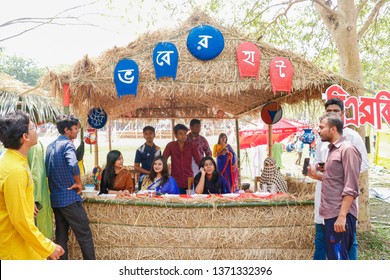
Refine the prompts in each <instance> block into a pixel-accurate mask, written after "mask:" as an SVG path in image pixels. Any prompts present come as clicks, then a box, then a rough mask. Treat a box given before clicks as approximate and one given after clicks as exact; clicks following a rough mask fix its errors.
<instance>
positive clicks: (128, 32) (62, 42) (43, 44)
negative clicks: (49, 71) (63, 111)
mask: <svg viewBox="0 0 390 280" xmlns="http://www.w3.org/2000/svg"><path fill="white" fill-rule="evenodd" d="M91 2H93V0H66V1H62V0H34V1H32V0H12V1H7V5H5V6H2V7H1V9H0V26H1V25H2V24H4V23H5V22H7V21H9V20H14V19H17V18H20V17H34V18H37V17H52V16H54V15H56V14H58V13H60V12H62V11H64V10H66V9H68V8H70V7H75V6H79V5H83V4H87V3H91ZM107 2H110V1H108V0H100V1H98V2H97V3H95V4H93V5H90V6H86V7H82V8H79V9H76V10H72V11H71V12H69V13H68V15H73V16H75V15H82V16H81V17H80V19H81V20H83V21H85V22H88V23H89V25H86V24H84V25H80V23H81V22H79V24H78V25H71V24H56V25H54V24H51V25H44V26H41V27H39V28H37V29H34V30H32V31H30V32H28V33H24V34H23V35H21V36H19V37H15V38H12V39H9V40H6V41H2V42H0V47H1V48H3V49H4V52H5V54H7V55H17V56H22V57H24V58H30V59H32V60H34V61H35V62H36V63H37V65H38V66H39V67H49V68H50V67H51V66H55V65H58V64H73V63H75V62H77V61H78V60H79V59H81V58H82V57H83V56H84V55H85V54H88V56H90V57H96V56H98V55H99V54H100V53H102V52H104V51H105V50H108V49H110V48H112V47H114V46H126V45H127V44H128V43H130V42H132V41H134V40H135V39H137V37H138V36H139V35H141V34H142V33H143V32H146V31H149V30H152V29H157V28H159V27H174V25H176V26H177V25H178V23H177V22H176V23H173V22H172V21H170V20H169V19H170V17H169V15H161V16H160V19H159V20H158V23H157V24H155V25H153V27H150V26H149V27H148V26H147V23H146V21H141V23H139V21H138V20H137V16H138V12H137V11H141V15H142V13H144V14H145V16H144V17H145V18H147V17H150V15H148V13H154V12H155V11H153V9H152V7H153V3H154V1H151V0H143V4H142V5H139V7H138V2H137V1H132V2H133V3H134V2H135V3H137V4H134V5H133V6H132V7H130V8H129V5H128V2H129V0H112V1H111V2H112V6H111V8H109V6H108V4H107ZM170 2H174V1H170ZM126 9H128V10H131V12H127V15H130V17H134V18H133V20H132V23H128V22H127V21H126V19H125V18H126ZM101 14H107V16H102V15H101ZM188 16H189V14H188V15H186V18H187V17H188ZM141 18H142V16H141ZM68 22H69V21H68ZM72 22H73V23H75V21H72ZM90 24H94V25H96V26H90ZM32 26H33V25H31V24H29V25H26V24H13V25H9V26H5V27H0V40H1V39H4V38H6V37H7V36H10V35H14V34H17V33H18V32H20V31H22V30H25V29H27V28H30V27H32Z"/></svg>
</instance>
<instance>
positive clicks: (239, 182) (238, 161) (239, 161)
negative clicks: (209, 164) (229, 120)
mask: <svg viewBox="0 0 390 280" xmlns="http://www.w3.org/2000/svg"><path fill="white" fill-rule="evenodd" d="M235 123H236V142H237V168H238V185H239V186H241V151H240V133H239V132H240V129H239V124H238V119H236V120H235ZM240 189H241V187H240Z"/></svg>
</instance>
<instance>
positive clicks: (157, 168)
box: [141, 156, 180, 194]
mask: <svg viewBox="0 0 390 280" xmlns="http://www.w3.org/2000/svg"><path fill="white" fill-rule="evenodd" d="M141 189H142V190H155V191H156V193H161V194H179V193H180V192H179V187H178V186H177V183H176V181H175V179H174V178H173V177H172V176H170V175H169V169H168V164H167V160H166V158H165V157H164V156H157V157H155V159H154V160H153V163H152V169H151V170H150V174H149V175H146V176H145V178H144V179H143V181H142V186H141Z"/></svg>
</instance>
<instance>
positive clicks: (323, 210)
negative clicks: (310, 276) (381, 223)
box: [310, 113, 362, 260]
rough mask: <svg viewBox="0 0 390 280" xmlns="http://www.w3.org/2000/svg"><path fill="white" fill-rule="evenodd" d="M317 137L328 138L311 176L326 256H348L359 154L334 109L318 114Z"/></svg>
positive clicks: (353, 232)
mask: <svg viewBox="0 0 390 280" xmlns="http://www.w3.org/2000/svg"><path fill="white" fill-rule="evenodd" d="M319 135H320V138H321V141H327V142H329V143H330V144H329V146H328V147H329V154H328V158H327V160H326V162H325V166H324V167H323V171H324V172H323V175H321V174H316V175H314V176H313V174H312V173H315V171H313V170H311V172H310V174H311V176H313V177H315V178H316V179H318V180H321V181H322V189H321V205H320V209H319V214H320V215H321V216H322V217H323V218H324V221H325V244H326V256H327V258H328V259H329V260H348V259H349V255H348V252H349V250H350V249H351V247H352V245H353V242H354V238H355V236H356V222H357V218H358V208H357V203H356V197H357V196H358V195H359V173H360V166H361V163H362V157H361V155H360V152H359V150H358V149H357V148H356V147H355V146H354V145H353V144H352V143H350V142H348V141H347V139H346V137H343V121H342V120H341V118H340V116H339V115H338V114H336V113H327V114H325V115H324V116H322V117H321V118H320V126H319Z"/></svg>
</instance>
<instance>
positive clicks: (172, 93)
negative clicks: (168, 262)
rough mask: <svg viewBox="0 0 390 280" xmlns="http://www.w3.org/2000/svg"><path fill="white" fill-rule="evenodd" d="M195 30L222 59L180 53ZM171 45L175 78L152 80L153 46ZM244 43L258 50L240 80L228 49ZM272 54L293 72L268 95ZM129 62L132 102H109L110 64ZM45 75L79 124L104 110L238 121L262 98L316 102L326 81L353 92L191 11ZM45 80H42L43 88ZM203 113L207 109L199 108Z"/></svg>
mask: <svg viewBox="0 0 390 280" xmlns="http://www.w3.org/2000/svg"><path fill="white" fill-rule="evenodd" d="M202 24H209V25H212V26H214V27H216V28H218V29H219V30H220V31H221V32H222V34H223V36H224V39H225V48H224V50H223V51H222V53H221V54H220V55H219V56H218V57H217V58H215V59H213V60H210V61H201V60H198V59H196V58H194V57H193V56H192V55H191V54H190V53H189V51H188V50H187V36H188V34H189V32H190V30H191V29H192V28H194V27H196V26H199V25H202ZM167 41H169V42H172V43H174V44H175V45H176V47H177V49H178V52H179V65H178V70H177V77H176V80H172V78H161V79H159V80H157V79H156V77H155V73H154V66H153V61H152V53H153V48H154V47H155V45H156V44H157V43H158V42H167ZM246 41H249V42H252V43H254V44H256V45H257V46H258V47H259V49H260V52H261V61H260V73H259V77H258V79H256V78H243V79H241V78H240V75H239V71H238V67H237V62H236V50H237V47H238V45H239V44H240V43H243V42H246ZM276 56H284V57H287V58H288V59H290V60H291V62H292V64H293V66H294V79H293V89H292V92H291V94H287V93H285V92H278V93H276V94H275V95H274V93H273V92H272V89H271V83H270V78H269V69H268V65H269V63H270V61H271V60H272V59H273V58H274V57H276ZM123 58H130V59H132V60H134V61H135V62H136V63H137V64H138V66H139V71H140V73H139V84H138V91H137V96H136V97H128V96H125V97H121V98H120V99H118V98H117V96H116V89H115V85H114V82H113V71H114V68H115V65H116V63H117V62H118V61H119V60H121V59H123ZM55 75H56V78H53V77H52V76H53V73H50V76H51V78H50V80H51V81H53V83H54V84H55V85H54V86H52V87H51V88H52V94H53V95H54V96H62V93H61V91H62V87H61V86H59V85H57V83H58V81H59V83H60V84H62V83H65V82H68V83H70V85H71V95H72V98H71V102H72V105H73V109H74V111H75V112H76V113H77V114H78V115H79V116H80V117H81V118H82V119H86V114H87V112H88V110H85V105H88V107H89V108H91V107H102V108H104V109H105V110H106V111H107V112H108V114H109V115H110V117H111V118H119V117H122V115H123V114H126V113H128V112H133V117H137V118H150V117H154V118H162V117H165V118H188V117H194V116H202V117H203V118H215V117H216V111H217V110H218V109H220V110H223V111H225V112H226V113H227V114H226V116H225V117H227V118H228V117H239V116H241V115H242V114H246V113H252V114H253V113H255V112H258V111H259V109H261V106H262V105H263V104H265V103H266V102H267V101H270V100H277V101H279V102H281V103H283V104H294V103H301V102H302V100H306V99H321V93H322V92H324V90H325V89H326V87H327V86H328V85H330V84H332V83H337V84H340V85H342V86H343V87H344V88H345V89H346V90H347V91H348V92H355V91H356V89H355V85H354V84H353V83H351V82H349V81H347V80H345V79H343V78H342V77H340V76H338V75H335V74H332V73H327V72H325V71H323V70H321V69H319V68H318V67H316V66H315V65H314V64H312V63H311V62H309V61H307V60H305V58H304V57H302V56H299V55H297V54H294V53H291V52H289V51H283V50H279V49H276V48H274V47H272V46H270V45H268V44H266V43H264V42H260V41H257V40H256V39H254V38H250V37H248V36H246V35H244V34H243V33H242V32H238V31H237V30H235V29H234V28H230V27H225V26H222V25H221V24H220V23H218V22H216V21H214V20H213V19H211V18H210V17H209V16H208V15H207V14H205V13H203V12H199V11H196V12H195V13H194V14H193V15H192V16H191V17H190V18H189V19H188V20H187V21H186V22H184V23H183V24H182V26H180V27H179V28H178V29H167V30H165V29H164V30H157V31H154V32H147V33H145V34H143V35H141V36H140V37H139V38H138V39H137V40H136V41H134V42H131V43H130V44H129V45H128V46H125V47H114V48H112V49H110V50H107V51H106V52H104V53H102V54H101V55H100V56H99V57H97V58H95V59H91V58H89V57H88V56H85V57H84V58H83V59H82V60H80V61H79V62H77V63H76V64H75V65H74V67H73V69H72V71H71V73H70V76H69V72H64V73H60V74H55ZM47 82H48V79H47V78H46V83H47ZM205 108H207V109H205Z"/></svg>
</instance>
